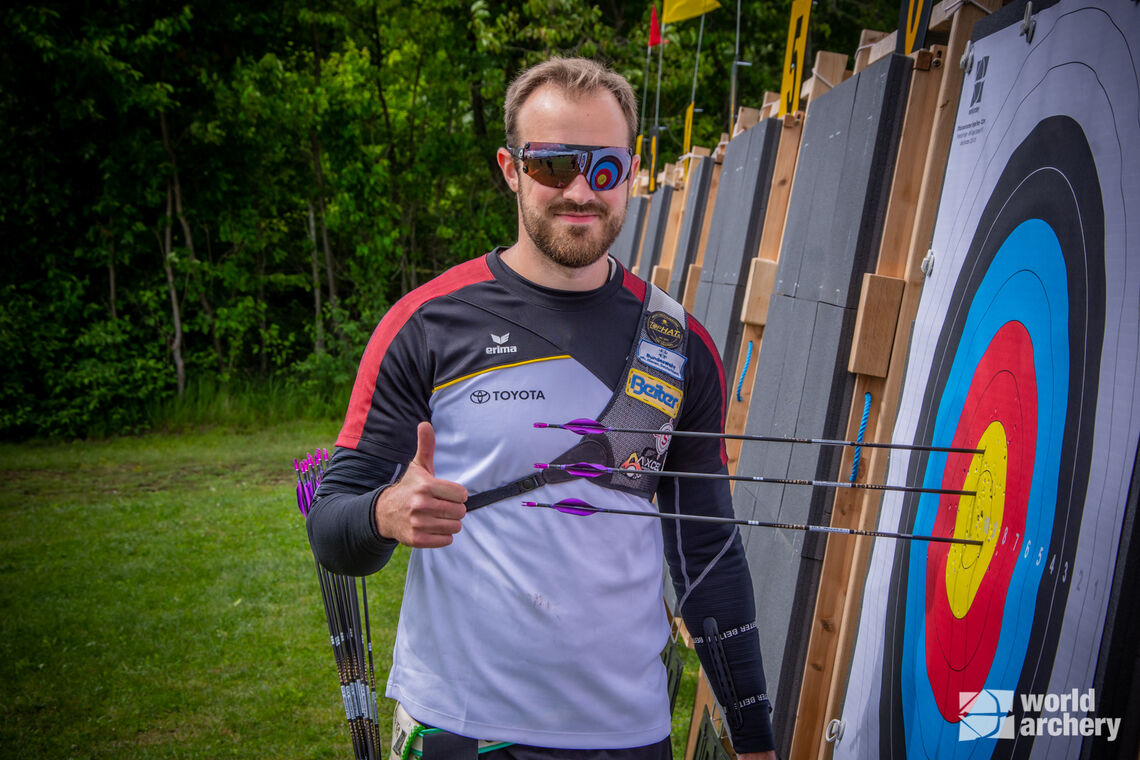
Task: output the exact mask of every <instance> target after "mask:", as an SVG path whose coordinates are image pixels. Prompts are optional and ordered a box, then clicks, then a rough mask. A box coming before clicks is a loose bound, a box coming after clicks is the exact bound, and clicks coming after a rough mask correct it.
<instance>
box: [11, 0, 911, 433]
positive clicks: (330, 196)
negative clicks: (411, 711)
mask: <svg viewBox="0 0 1140 760" xmlns="http://www.w3.org/2000/svg"><path fill="white" fill-rule="evenodd" d="M729 5H730V4H726V7H725V8H724V9H723V10H721V11H716V12H713V13H710V14H709V15H708V16H707V17H706V26H705V31H704V36H703V41H702V48H701V56H700V58H701V60H700V73H699V76H698V82H697V105H698V107H700V108H702V109H703V112H702V113H701V114H699V115H698V117H697V121H696V125H695V138H694V142H696V143H697V144H703V145H707V146H711V145H713V144H715V143H716V141H717V140H718V139H719V136H720V133H721V132H722V131H724V130H725V129H726V128H727V124H728V115H729V114H728V111H729V108H728V81H729V71H730V65H731V61H732V60H733V57H734V55H735V46H736V33H735V26H736V20H735V16H734V14H733V13H732V10H731V9H730V8H729V7H728V6H729ZM788 5H789V3H788V2H786V0H785V1H784V2H781V3H775V4H773V3H762V2H749V3H746V4H744V7H743V14H742V26H741V32H742V33H741V38H740V39H741V50H740V58H741V59H743V60H749V61H752V62H753V66H752V67H750V68H742V69H740V84H739V93H740V94H739V97H738V103H743V104H748V103H752V104H758V103H759V101H760V99H761V97H762V93H763V91H764V90H770V89H774V88H776V87H777V86H778V81H779V80H778V71H779V68H780V66H781V65H782V58H783V46H784V37H785V34H786V23H787V22H786V19H787V15H788V7H787V6H788ZM812 14H813V16H812V27H813V29H814V30H815V31H814V32H813V34H814V35H815V37H814V42H815V45H816V47H827V48H829V49H835V50H839V51H841V52H849V51H853V50H854V48H855V45H856V42H857V38H858V32H859V29H860V27H861V26H863V25H871V26H878V27H879V28H889V27H890V26H891V25H893V23H894V17H895V15H896V14H897V3H894V2H886V0H881V1H879V0H876V1H875V2H871V0H863V2H837V1H836V0H831V1H830V2H828V3H822V4H818V5H817V6H816V8H815V9H813V11H812ZM648 20H649V4H648V3H637V4H623V3H605V4H598V5H594V4H591V3H589V2H586V0H473V2H469V1H468V0H464V1H463V2H460V1H459V0H421V1H420V2H416V3H407V2H396V1H395V0H306V2H305V3H298V2H297V1H296V0H288V1H287V2H285V3H267V2H255V3H233V2H225V1H224V0H195V1H194V2H189V1H188V0H178V1H177V2H175V1H173V0H157V2H150V3H133V2H127V0H109V2H104V3H98V4H95V5H88V6H84V9H83V12H82V13H76V12H74V9H72V8H70V6H62V5H58V4H54V3H48V4H45V5H41V6H39V7H34V6H17V7H13V8H5V9H4V10H0V166H2V167H3V169H0V171H3V172H4V174H3V181H0V234H3V236H4V240H5V241H6V244H5V246H4V250H3V252H2V253H0V257H2V258H0V265H2V266H3V267H4V272H5V279H4V284H3V285H0V296H2V299H0V350H3V351H4V356H5V371H4V373H3V376H2V378H0V437H6V438H22V437H25V436H29V435H49V436H85V435H104V434H112V433H116V432H132V431H137V430H140V429H144V428H147V427H149V426H152V425H154V424H161V425H167V424H172V421H173V420H179V419H183V418H186V419H187V420H189V419H198V420H199V421H204V420H206V419H207V418H209V416H210V415H209V414H207V413H206V412H205V411H204V410H206V409H214V410H215V411H218V410H220V409H225V408H228V407H227V406H226V405H225V404H222V405H220V406H219V405H217V404H215V401H216V400H217V399H219V398H222V397H227V398H231V397H232V398H245V397H254V396H258V395H266V394H268V395H269V396H272V397H277V396H279V395H280V394H286V395H288V394H290V393H293V392H294V389H296V392H297V393H301V392H302V391H303V392H304V393H305V394H307V397H308V398H312V399H319V403H316V404H315V406H313V407H311V408H313V409H318V410H323V408H324V407H323V406H322V404H324V403H325V401H324V399H328V398H342V395H341V394H343V389H344V388H345V387H347V386H348V385H349V384H350V383H351V377H352V373H353V371H354V369H353V368H354V366H355V364H356V362H357V361H358V359H359V357H360V355H361V352H362V351H363V348H364V345H365V343H366V342H367V338H368V335H370V334H371V332H372V330H373V328H374V327H375V325H376V323H377V321H378V320H379V319H380V318H381V317H382V316H383V314H384V312H385V311H386V310H387V308H388V307H389V306H390V305H391V304H392V303H394V302H395V301H396V300H397V299H398V298H400V297H401V296H402V295H403V294H404V293H406V292H408V291H409V290H410V289H412V288H414V287H416V286H417V285H419V284H421V283H423V282H425V281H426V280H427V279H429V278H430V277H432V276H433V275H435V274H437V273H438V272H440V271H442V270H443V269H445V268H447V267H449V266H452V265H454V264H456V263H458V262H460V261H464V260H467V259H470V258H472V257H475V256H478V255H481V254H482V253H484V252H486V251H487V250H489V249H490V248H492V247H493V246H495V245H498V244H509V243H511V242H512V241H513V238H514V231H515V219H514V199H513V197H512V196H511V194H510V193H509V191H508V190H507V188H506V187H505V184H504V183H503V181H502V179H501V177H500V176H499V173H498V169H497V166H496V164H495V160H494V152H495V149H496V148H497V147H498V146H499V145H500V143H501V142H502V134H501V130H502V127H501V123H502V113H501V103H502V99H503V96H504V94H505V91H506V87H507V84H508V83H509V81H510V80H511V78H512V77H513V76H514V75H515V74H516V73H517V72H518V71H519V70H520V69H522V68H523V67H525V66H526V65H528V64H531V63H534V62H536V61H538V60H541V59H542V58H544V57H546V56H548V55H550V54H552V53H560V54H568V55H586V56H592V57H597V58H600V59H602V60H605V61H607V62H609V63H610V64H611V65H613V66H614V67H615V68H616V69H617V70H618V71H620V72H622V73H624V74H625V75H626V76H627V77H628V78H629V79H630V81H631V82H632V83H633V85H634V87H635V89H636V90H637V91H638V93H639V94H640V93H641V92H642V91H644V86H645V85H646V83H647V81H648V82H649V83H650V84H651V86H650V88H649V90H648V92H649V97H648V98H647V100H648V101H649V102H647V103H646V104H645V105H646V118H647V120H649V121H652V119H653V117H654V114H655V112H656V111H657V108H656V100H657V98H656V94H655V90H656V86H655V85H656V81H657V60H656V58H657V56H656V52H657V51H656V50H655V51H654V56H653V61H652V63H653V65H652V67H650V68H648V69H647V67H646V55H645V53H646V48H645V44H646V35H647V33H648ZM699 28H700V27H699V22H698V21H697V20H696V19H694V20H691V21H687V22H683V23H681V24H677V25H673V26H670V27H668V28H667V29H666V30H665V36H666V38H667V39H669V43H668V44H667V45H665V46H664V49H663V63H664V67H663V71H662V76H661V89H660V115H659V118H660V120H661V121H662V123H664V124H666V125H667V126H668V127H669V129H668V130H667V131H666V133H665V136H664V140H663V143H662V148H661V153H662V155H665V156H670V155H676V154H677V153H679V152H680V147H681V133H682V130H681V123H682V122H681V115H682V114H683V111H684V108H685V106H686V105H687V103H688V101H689V98H690V94H691V89H692V79H693V73H692V72H693V65H694V63H695V54H696V41H697V35H698V30H699ZM647 75H648V80H647ZM168 209H169V210H168ZM179 365H181V366H182V367H183V368H184V369H182V370H181V372H183V373H184V377H185V378H186V379H187V382H186V383H185V387H186V388H187V390H186V391H184V392H183V394H182V395H179V388H180V387H182V382H181V381H182V379H183V378H181V377H179ZM255 388H257V389H261V390H259V391H256V392H255V391H254V390H252V389H255ZM203 397H209V398H211V399H214V401H211V402H209V403H206V402H204V401H203V400H202V399H203ZM242 403H243V404H245V402H242ZM180 406H185V407H186V410H185V411H184V412H177V411H175V410H177V409H178V407H180ZM247 406H248V404H247ZM299 413H302V414H304V413H306V411H305V408H301V409H300V410H299ZM315 413H316V414H318V416H320V415H323V414H324V412H323V411H317V412H315Z"/></svg>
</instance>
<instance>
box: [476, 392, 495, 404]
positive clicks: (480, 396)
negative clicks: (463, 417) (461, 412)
mask: <svg viewBox="0 0 1140 760" xmlns="http://www.w3.org/2000/svg"><path fill="white" fill-rule="evenodd" d="M490 400H491V394H490V393H487V391H483V390H479V391H471V402H472V403H475V404H486V403H487V402H488V401H490Z"/></svg>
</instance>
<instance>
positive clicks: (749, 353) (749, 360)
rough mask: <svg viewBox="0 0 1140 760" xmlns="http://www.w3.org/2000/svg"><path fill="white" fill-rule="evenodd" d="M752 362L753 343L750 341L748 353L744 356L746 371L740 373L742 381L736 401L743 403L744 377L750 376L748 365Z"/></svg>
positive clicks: (737, 391)
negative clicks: (741, 393) (741, 392)
mask: <svg viewBox="0 0 1140 760" xmlns="http://www.w3.org/2000/svg"><path fill="white" fill-rule="evenodd" d="M751 361H752V341H748V353H747V354H745V355H744V369H742V370H741V371H740V381H739V382H738V383H737V384H736V400H737V401H743V400H744V397H743V396H741V395H740V391H742V390H743V389H744V376H745V375H747V374H748V364H749V363H750V362H751Z"/></svg>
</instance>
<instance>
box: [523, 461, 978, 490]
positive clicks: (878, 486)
mask: <svg viewBox="0 0 1140 760" xmlns="http://www.w3.org/2000/svg"><path fill="white" fill-rule="evenodd" d="M583 466H584V465H583V463H579V464H577V465H573V464H548V465H544V466H543V468H544V469H545V468H549V469H551V470H565V471H566V472H569V473H570V474H571V475H576V476H578V477H581V478H590V477H597V475H598V474H601V473H606V472H609V473H619V474H623V475H624V474H629V473H631V472H633V473H636V474H641V475H655V476H659V477H677V478H701V479H704V480H738V481H742V482H745V483H773V484H779V485H790V486H814V487H817V488H854V489H856V490H862V491H901V492H902V493H930V494H938V495H940V496H975V495H976V494H977V491H961V490H958V489H954V488H922V487H920V486H894V485H888V484H886V483H847V482H844V481H839V480H803V479H799V478H770V477H766V476H764V475H729V474H727V473H722V472H674V471H672V470H629V471H627V470H622V469H619V468H616V467H606V466H603V465H595V464H588V465H585V467H588V468H589V469H590V470H593V471H594V472H592V473H591V472H585V471H582V470H579V469H575V468H582V467H583Z"/></svg>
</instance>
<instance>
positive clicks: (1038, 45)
mask: <svg viewBox="0 0 1140 760" xmlns="http://www.w3.org/2000/svg"><path fill="white" fill-rule="evenodd" d="M1125 6H1127V8H1126V7H1125ZM1118 10H1119V11H1127V13H1128V14H1129V15H1127V16H1126V18H1124V20H1123V21H1122V20H1121V18H1120V16H1122V15H1124V14H1122V13H1120V12H1118V13H1117V14H1116V15H1115V17H1114V15H1113V14H1112V13H1110V12H1108V11H1107V10H1105V8H1102V7H1099V6H1087V7H1085V6H1079V5H1077V4H1076V3H1068V4H1066V3H1061V4H1058V5H1056V6H1053V7H1051V8H1047V9H1045V10H1042V11H1040V12H1039V13H1037V14H1036V15H1035V18H1036V19H1037V24H1038V25H1037V32H1036V37H1035V39H1034V40H1033V42H1032V43H1031V44H1027V42H1026V40H1025V38H1024V37H1022V36H1020V35H1019V34H1018V29H1017V25H1016V24H1014V25H1013V26H1008V27H1006V28H1004V29H1000V30H999V31H997V32H994V33H992V34H990V36H987V37H983V38H981V39H979V40H977V41H976V46H975V52H974V56H975V64H974V69H973V70H972V71H971V72H970V73H967V74H966V76H965V80H964V82H963V91H962V101H961V103H960V107H959V113H958V121H957V122H956V128H955V136H954V144H953V147H952V150H951V156H950V161H949V163H948V165H947V175H946V182H945V185H944V188H943V195H942V201H941V208H940V210H939V214H938V219H937V222H936V228H935V236H934V241H933V243H932V246H931V247H932V251H933V254H934V260H933V265H934V269H933V272H932V273H931V275H930V276H929V278H928V279H927V281H926V283H925V284H924V286H923V294H922V301H921V304H920V306H919V312H918V317H917V319H916V321H915V327H914V332H913V334H912V337H911V344H910V346H909V359H908V363H907V375H906V378H905V380H904V386H903V391H902V397H901V399H900V407H899V417H898V421H897V423H896V427H895V433H894V440H895V441H896V442H900V443H920V444H928V445H935V446H953V447H969V448H977V449H982V450H984V453H982V454H946V453H921V454H919V453H915V454H907V453H903V452H894V453H892V454H891V459H890V471H889V473H888V482H891V483H894V484H900V485H901V484H909V485H913V484H921V485H923V486H925V487H928V488H949V489H961V490H968V491H974V492H975V495H973V496H964V497H954V496H938V495H930V494H923V495H915V494H908V495H906V496H886V497H884V500H883V505H882V509H881V514H880V523H879V527H880V529H883V530H895V529H897V530H901V531H904V532H914V533H918V534H932V535H938V536H957V537H960V538H971V539H977V540H981V541H983V545H982V546H981V547H972V546H962V545H949V544H924V543H920V542H895V543H890V544H888V543H887V542H878V543H876V544H875V547H874V553H873V556H872V560H871V565H870V567H869V570H868V581H867V588H866V589H865V591H864V601H863V605H862V613H861V616H860V622H859V631H858V636H857V640H856V644H855V649H854V653H853V655H852V663H851V676H850V682H849V683H848V687H847V698H846V702H845V704H844V707H843V714H844V721H845V723H847V724H848V725H847V726H846V731H845V737H844V739H843V740H842V741H841V742H840V743H839V744H838V745H837V748H836V750H835V756H836V757H920V758H933V757H940V758H941V757H969V758H989V757H992V756H998V757H1014V756H1016V757H1059V758H1060V757H1064V758H1068V757H1074V756H1076V755H1077V754H1079V752H1080V749H1081V746H1082V745H1081V739H1080V738H1079V737H1077V738H1076V739H1075V740H1069V739H1066V738H1064V737H1061V738H1053V737H1044V738H1043V739H1042V738H1035V737H1032V736H1025V735H1020V734H1019V733H1018V731H1019V726H1020V720H1021V718H1022V717H1023V716H1024V715H1026V714H1027V713H1026V711H1025V709H1024V708H1023V706H1022V704H1021V703H1020V701H1019V700H1017V699H1014V700H1013V702H1012V704H1010V705H1008V707H1009V708H1010V710H1009V711H1006V709H1005V706H1002V707H1000V709H998V712H997V714H996V715H995V708H994V705H993V704H992V703H993V700H992V699H982V698H980V697H981V696H982V695H985V696H986V697H990V696H993V695H995V694H997V693H1007V694H1012V695H1026V694H1041V693H1062V692H1064V693H1067V692H1069V691H1071V690H1072V689H1074V688H1079V689H1082V690H1087V689H1089V688H1090V687H1092V686H1093V685H1094V671H1095V670H1096V668H1097V657H1098V651H1099V649H1100V638H1101V635H1102V632H1103V630H1104V625H1105V613H1106V610H1108V608H1109V603H1108V595H1109V594H1108V588H1109V587H1110V586H1111V584H1112V581H1113V570H1114V565H1115V559H1116V552H1117V548H1118V545H1119V542H1120V527H1121V525H1122V524H1123V516H1124V510H1125V505H1126V502H1127V492H1128V488H1129V485H1130V482H1131V477H1132V469H1133V457H1134V456H1135V452H1136V448H1137V438H1138V437H1140V413H1138V412H1137V408H1136V407H1137V404H1136V400H1137V398H1138V397H1140V394H1138V392H1137V385H1136V380H1135V376H1136V374H1137V371H1138V370H1140V356H1138V344H1140V337H1138V336H1140V324H1138V323H1140V314H1138V311H1140V277H1138V274H1137V272H1138V270H1140V263H1138V260H1140V249H1138V247H1137V241H1138V240H1140V225H1138V224H1137V223H1136V222H1129V217H1130V216H1132V217H1134V218H1140V215H1138V209H1140V180H1137V179H1136V178H1137V177H1140V156H1138V151H1140V120H1138V119H1137V118H1136V117H1137V113H1138V112H1140V103H1138V93H1140V75H1138V73H1137V66H1136V65H1135V64H1134V63H1133V61H1140V56H1137V55H1136V54H1135V51H1133V50H1132V49H1131V47H1130V42H1129V40H1138V39H1140V18H1138V16H1140V14H1136V13H1134V12H1133V9H1132V7H1131V5H1129V4H1124V5H1122V6H1121V7H1120V8H1119V9H1118ZM1011 18H1012V15H1011ZM1088 40H1097V45H1094V46H1090V45H1088V44H1087V41H1088ZM1130 205H1131V206H1132V207H1133V209H1132V213H1131V214H1129V213H1128V211H1129V209H1128V207H1129V206H1130ZM1130 233H1131V234H1130ZM1129 264H1131V266H1129ZM1007 714H1008V717H1009V719H1010V722H1011V723H1010V724H1009V725H1007V726H1006V728H1005V729H1004V731H1005V732H1004V733H1000V732H999V729H1001V727H1002V725H1003V721H1004V718H1005V717H1006V716H1007ZM1079 717H1084V715H1083V714H1082V715H1081V716H1079ZM1117 717H1121V716H1117ZM984 718H988V720H985V719H984ZM852 724H853V725H852Z"/></svg>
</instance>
